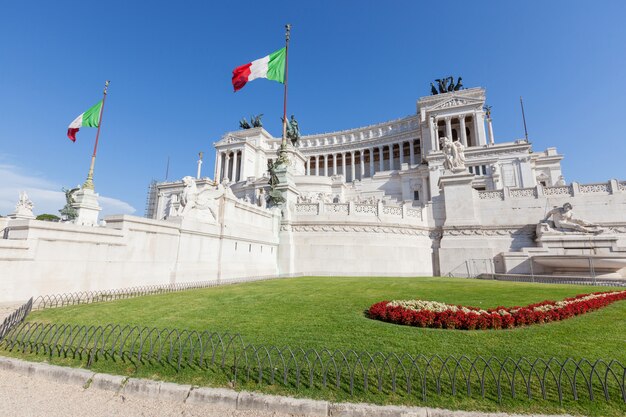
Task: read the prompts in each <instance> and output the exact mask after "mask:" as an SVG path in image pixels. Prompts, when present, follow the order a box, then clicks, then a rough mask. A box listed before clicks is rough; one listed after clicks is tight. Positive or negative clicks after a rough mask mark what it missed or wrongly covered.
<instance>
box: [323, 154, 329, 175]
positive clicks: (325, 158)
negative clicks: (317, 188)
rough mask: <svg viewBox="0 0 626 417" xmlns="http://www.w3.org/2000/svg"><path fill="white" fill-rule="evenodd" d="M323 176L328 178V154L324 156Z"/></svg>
mask: <svg viewBox="0 0 626 417" xmlns="http://www.w3.org/2000/svg"><path fill="white" fill-rule="evenodd" d="M324 176H326V177H327V176H328V154H326V155H324Z"/></svg>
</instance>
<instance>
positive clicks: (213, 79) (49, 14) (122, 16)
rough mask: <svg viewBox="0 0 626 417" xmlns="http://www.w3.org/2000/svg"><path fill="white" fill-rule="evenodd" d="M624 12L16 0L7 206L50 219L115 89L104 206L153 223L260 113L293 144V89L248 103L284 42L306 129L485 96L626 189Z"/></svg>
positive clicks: (506, 119)
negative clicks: (283, 127)
mask: <svg viewBox="0 0 626 417" xmlns="http://www.w3.org/2000/svg"><path fill="white" fill-rule="evenodd" d="M625 19H626V2H625V1H623V0H616V1H595V2H591V1H587V2H583V1H545V0H542V1H515V2H513V1H473V2H466V1H455V2H442V1H436V2H435V1H432V2H426V1H416V0H412V1H400V0H397V1H364V0H360V1H337V0H335V1H319V0H316V1H306V2H305V1H290V2H282V1H270V2H263V3H259V2H247V1H237V2H208V1H178V2H174V1H151V2H138V1H105V2H99V3H98V2H96V3H84V2H67V1H63V0H57V1H13V2H9V1H6V2H4V3H3V5H2V13H1V14H0V214H2V215H6V214H8V213H11V212H12V211H13V209H14V207H15V203H16V202H17V199H18V193H19V191H20V190H26V191H28V193H29V196H30V197H31V199H32V200H33V202H34V204H35V210H34V211H35V213H36V214H39V213H43V212H48V213H54V214H57V210H58V209H60V208H61V207H62V206H63V204H64V197H63V195H62V194H61V192H60V190H61V188H62V187H73V186H76V185H77V184H81V183H82V182H83V181H84V180H85V177H86V174H87V171H88V168H89V162H90V157H91V152H92V149H93V143H94V139H95V134H96V129H88V128H84V129H81V131H80V132H79V133H78V136H77V137H78V139H77V141H76V143H72V142H71V141H70V140H69V139H67V137H66V136H65V134H66V130H67V126H68V124H69V123H70V122H71V121H72V120H73V119H74V118H75V117H76V116H77V115H79V114H80V113H82V112H83V111H85V110H87V109H88V108H89V107H90V106H91V105H93V104H95V103H96V102H97V101H98V100H100V99H101V94H102V87H103V84H104V81H105V80H106V79H110V80H111V86H110V88H109V95H108V98H107V101H106V107H105V111H104V116H103V123H102V132H101V136H100V145H99V149H98V157H97V161H96V170H95V185H96V191H97V192H98V193H100V195H101V196H102V197H103V198H102V200H101V204H102V206H103V208H104V210H103V214H105V215H106V214H116V213H134V214H137V215H140V216H141V215H143V214H144V209H145V201H146V193H147V188H148V185H149V183H150V181H151V180H152V179H156V180H163V179H164V177H165V172H166V164H167V160H168V158H169V160H170V163H169V179H170V180H173V179H180V178H181V177H183V176H185V175H195V172H196V160H197V154H198V152H199V151H203V152H204V153H205V164H204V165H203V175H206V176H209V177H213V170H214V155H215V153H214V148H213V143H214V142H216V141H217V140H219V139H220V137H221V136H222V135H223V134H224V133H225V132H228V131H230V130H235V129H237V128H238V120H239V119H241V117H243V116H249V115H252V114H258V113H263V114H264V117H263V122H264V125H265V127H266V129H267V130H268V131H269V132H270V133H271V134H273V135H274V136H279V135H280V116H281V115H282V94H283V89H282V85H280V84H278V83H276V82H273V81H268V80H255V81H253V82H251V83H249V84H248V85H246V86H245V87H244V88H243V90H241V91H239V92H237V93H233V90H232V85H231V81H230V78H231V72H232V70H233V69H234V68H235V67H236V66H239V65H242V64H244V63H247V62H250V61H251V60H254V59H256V58H260V57H262V56H264V55H267V54H268V53H270V52H273V51H274V50H277V49H279V48H281V47H282V46H284V24H285V23H291V24H292V25H293V29H292V37H291V43H290V50H289V52H290V53H289V108H288V112H289V113H290V114H291V113H294V114H295V115H296V117H297V118H298V121H299V123H300V128H301V131H302V133H303V134H313V133H322V132H330V131H335V130H343V129H349V128H355V127H359V126H364V125H368V124H374V123H379V122H384V121H387V120H391V119H396V118H400V117H403V116H406V115H409V114H413V113H415V111H416V100H417V99H418V98H419V97H421V96H424V95H428V94H429V92H430V90H429V83H430V82H431V81H433V80H434V79H435V78H440V77H441V76H448V75H454V76H459V75H460V76H462V77H463V81H464V84H465V86H466V87H476V86H481V87H485V88H486V89H487V101H488V104H490V105H492V106H493V110H492V116H493V123H494V133H495V138H496V142H506V141H511V140H514V139H518V138H522V137H523V136H524V130H523V125H522V119H521V115H520V107H519V97H520V96H523V97H524V104H525V107H526V119H527V123H528V132H529V137H530V140H531V142H532V144H533V148H534V149H535V150H537V151H541V150H544V149H545V148H546V147H549V146H556V147H557V149H558V151H559V152H560V153H562V154H563V155H565V159H564V161H563V170H564V175H565V179H566V180H567V181H568V182H569V181H579V182H582V183H590V182H603V181H606V180H608V179H609V178H619V179H622V180H623V179H626V161H625V155H626V145H625V139H626V134H625V132H626V124H625V123H622V122H623V121H624V120H625V119H626V105H625V98H626V81H625V80H624V74H625V72H624V68H626V25H625V24H624V20H625Z"/></svg>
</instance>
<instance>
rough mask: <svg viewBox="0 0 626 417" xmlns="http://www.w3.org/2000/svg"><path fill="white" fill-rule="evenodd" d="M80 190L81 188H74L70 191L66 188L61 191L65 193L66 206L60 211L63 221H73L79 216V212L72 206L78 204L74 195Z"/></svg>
mask: <svg viewBox="0 0 626 417" xmlns="http://www.w3.org/2000/svg"><path fill="white" fill-rule="evenodd" d="M79 190H80V188H79V187H76V188H72V189H70V190H68V189H65V188H62V189H61V191H63V192H64V193H65V206H63V208H62V209H61V210H59V213H60V214H61V219H62V220H63V221H71V220H74V219H75V218H76V216H78V212H77V211H76V209H75V208H74V207H72V204H73V203H76V199H75V198H74V194H76V193H77V192H78V191H79Z"/></svg>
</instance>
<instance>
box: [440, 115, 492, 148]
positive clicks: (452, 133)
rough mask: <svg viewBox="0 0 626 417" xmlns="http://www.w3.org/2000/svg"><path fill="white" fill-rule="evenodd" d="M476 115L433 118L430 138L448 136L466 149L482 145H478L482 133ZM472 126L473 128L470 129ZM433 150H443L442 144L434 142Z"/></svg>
mask: <svg viewBox="0 0 626 417" xmlns="http://www.w3.org/2000/svg"><path fill="white" fill-rule="evenodd" d="M475 118H476V114H470V115H465V114H461V115H458V116H444V117H434V116H433V117H431V118H430V124H429V128H430V137H431V138H440V137H443V136H446V137H448V138H450V139H452V140H459V141H461V143H462V144H463V146H465V147H466V148H467V147H468V146H477V145H481V144H480V143H478V138H479V137H480V132H479V131H478V128H479V124H478V123H476V120H475ZM468 125H471V128H469V127H468ZM433 142H434V143H433V144H432V148H433V149H434V150H441V144H440V143H439V140H434V141H433Z"/></svg>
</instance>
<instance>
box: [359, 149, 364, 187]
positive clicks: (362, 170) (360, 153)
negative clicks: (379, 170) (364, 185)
mask: <svg viewBox="0 0 626 417" xmlns="http://www.w3.org/2000/svg"><path fill="white" fill-rule="evenodd" d="M359 155H361V180H363V178H364V177H365V150H363V149H361V150H360V151H359Z"/></svg>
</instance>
